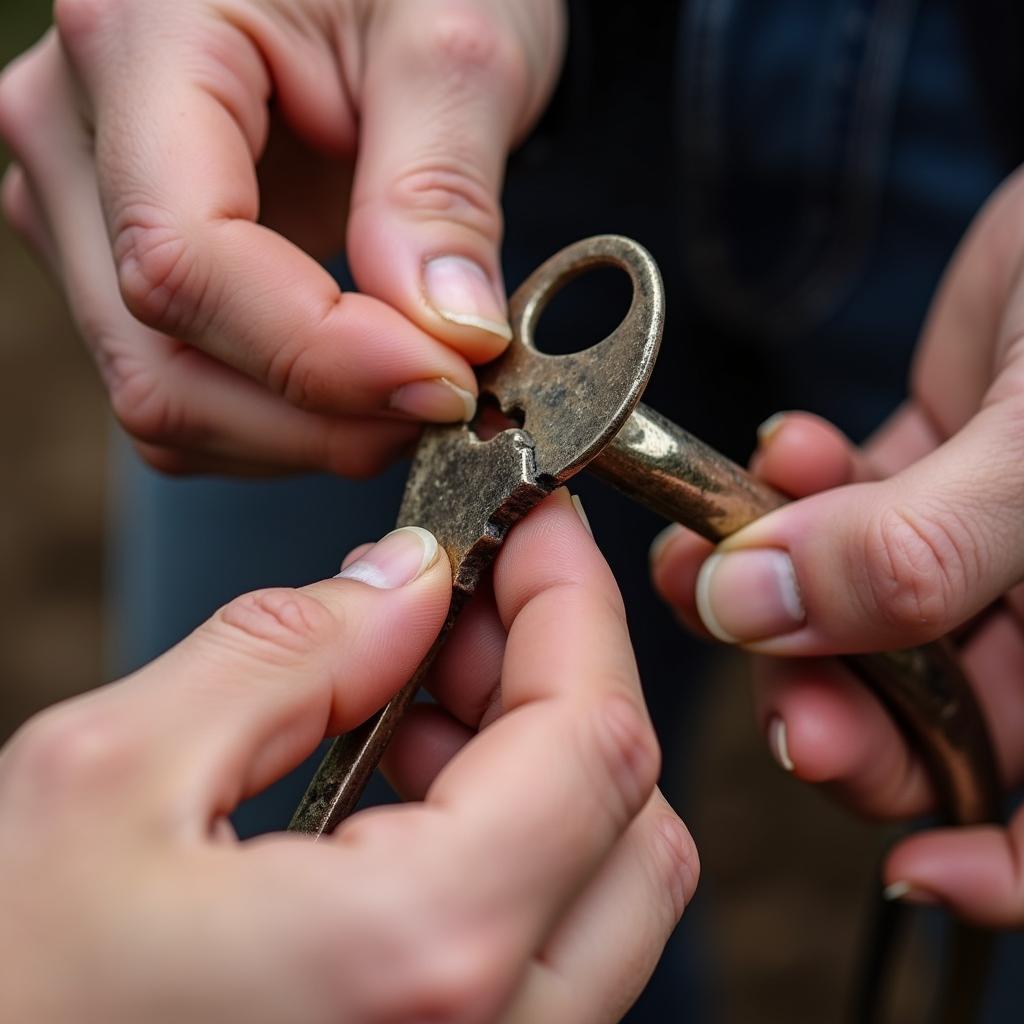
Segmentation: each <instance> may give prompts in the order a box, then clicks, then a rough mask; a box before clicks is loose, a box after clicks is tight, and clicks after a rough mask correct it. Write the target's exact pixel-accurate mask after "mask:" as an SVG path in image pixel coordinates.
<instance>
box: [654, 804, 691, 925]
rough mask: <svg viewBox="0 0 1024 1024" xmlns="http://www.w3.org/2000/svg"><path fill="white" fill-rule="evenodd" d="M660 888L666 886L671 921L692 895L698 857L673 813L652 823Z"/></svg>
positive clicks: (687, 835)
mask: <svg viewBox="0 0 1024 1024" xmlns="http://www.w3.org/2000/svg"><path fill="white" fill-rule="evenodd" d="M654 831H655V835H656V842H655V843H654V844H653V847H654V850H655V857H656V860H657V867H656V872H657V875H658V881H659V889H661V890H662V891H665V890H667V892H668V894H669V898H670V902H669V910H670V911H671V914H672V919H673V924H674V923H675V922H676V921H678V920H679V918H681V917H682V916H683V911H684V910H685V909H686V906H687V904H688V903H689V902H690V900H691V899H692V897H693V894H694V891H695V890H696V888H697V881H698V879H699V878H700V857H699V856H698V853H697V845H696V843H694V841H693V837H692V836H691V835H690V832H689V830H688V829H687V828H686V826H685V825H684V824H683V823H682V821H680V820H679V818H678V817H677V816H676V815H675V814H669V813H666V814H663V815H662V816H661V817H660V818H658V819H657V820H656V821H655V823H654Z"/></svg>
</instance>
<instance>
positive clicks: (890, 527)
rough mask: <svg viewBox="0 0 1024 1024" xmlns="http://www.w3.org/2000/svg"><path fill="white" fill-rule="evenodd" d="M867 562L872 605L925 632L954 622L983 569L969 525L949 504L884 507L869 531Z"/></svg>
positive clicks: (900, 624) (891, 619) (894, 621)
mask: <svg viewBox="0 0 1024 1024" xmlns="http://www.w3.org/2000/svg"><path fill="white" fill-rule="evenodd" d="M865 563H866V579H867V583H868V588H869V594H868V597H869V599H870V603H871V606H872V607H873V608H875V609H877V610H878V611H879V612H880V613H881V614H882V616H883V618H884V619H885V621H886V622H888V623H889V624H890V625H891V626H894V627H896V628H897V629H900V630H911V631H913V632H914V633H916V634H918V635H921V636H925V635H929V634H931V633H933V632H935V631H936V630H939V631H941V630H942V629H944V628H946V627H948V626H949V625H950V624H951V622H950V620H951V619H953V618H955V616H956V615H957V613H958V612H959V611H960V610H961V607H962V602H963V599H964V596H965V595H966V592H967V590H968V588H969V587H970V585H971V584H972V583H973V582H974V581H975V580H976V579H978V577H979V575H980V571H981V565H980V549H979V547H978V545H977V543H976V542H975V539H974V538H973V537H972V536H971V531H970V529H969V527H968V526H967V524H966V523H965V522H964V521H963V520H962V519H961V518H959V517H957V516H956V515H954V514H952V513H951V512H950V510H947V509H944V510H941V512H940V513H939V514H934V515H932V514H928V513H927V512H926V511H921V510H920V509H908V508H900V507H894V508H887V509H884V510H883V511H882V512H881V513H880V514H879V515H878V516H877V517H876V518H875V520H874V521H873V523H872V524H871V526H870V528H869V530H868V533H867V539H866V552H865Z"/></svg>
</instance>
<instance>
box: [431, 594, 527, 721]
mask: <svg viewBox="0 0 1024 1024" xmlns="http://www.w3.org/2000/svg"><path fill="white" fill-rule="evenodd" d="M506 638H507V635H506V632H505V627H504V625H503V624H502V621H501V619H500V617H499V615H498V609H497V605H496V604H495V600H494V590H493V588H492V587H491V586H490V583H489V582H488V584H487V585H485V586H484V587H482V588H481V589H480V590H478V591H477V592H476V593H475V594H474V595H473V599H472V601H470V603H469V605H468V607H467V608H466V609H465V611H463V612H462V613H461V614H460V616H459V621H458V622H457V623H456V625H455V629H454V630H453V631H452V636H451V638H450V639H449V640H448V642H447V643H446V644H445V645H444V647H442V648H441V653H440V654H439V655H438V657H437V661H436V662H435V663H434V666H433V668H432V669H431V671H430V675H429V676H428V678H427V682H426V686H427V689H428V690H429V691H430V693H431V694H432V695H433V696H434V698H435V699H436V700H437V701H438V703H440V704H441V705H442V706H443V707H444V708H445V710H446V711H448V712H449V713H450V714H452V715H454V717H455V718H456V719H458V721H460V722H462V723H463V724H465V725H467V726H469V727H470V728H472V729H474V730H475V729H482V728H484V727H486V726H487V725H488V724H490V722H492V721H493V720H494V718H495V717H496V716H497V715H499V714H500V713H501V685H500V684H501V667H502V662H503V661H504V659H505V644H506Z"/></svg>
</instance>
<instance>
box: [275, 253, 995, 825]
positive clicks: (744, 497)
mask: <svg viewBox="0 0 1024 1024" xmlns="http://www.w3.org/2000/svg"><path fill="white" fill-rule="evenodd" d="M606 265H613V266H618V267H621V268H622V269H623V270H625V271H626V272H627V273H628V274H629V276H630V278H631V279H632V282H633V301H632V304H631V306H630V309H629V312H628V313H627V315H626V318H625V319H624V321H623V323H622V324H621V325H620V326H619V327H618V328H617V329H616V331H615V332H613V334H611V335H610V336H609V337H608V338H606V339H605V340H604V341H603V342H600V343H599V344H598V345H596V346H594V347H592V348H590V349H587V350H585V351H583V352H579V353H575V354H573V355H568V356H549V355H545V354H543V353H540V352H538V351H537V349H536V347H535V346H534V344H533V332H534V328H535V326H536V323H537V321H538V319H539V317H540V314H541V312H542V311H543V309H544V306H545V304H546V303H547V302H548V300H549V299H550V298H551V297H552V296H553V295H554V294H555V292H556V291H557V290H558V289H559V288H561V287H562V286H564V285H565V284H566V283H567V282H568V281H569V280H571V279H572V278H573V277H576V276H578V275H579V274H581V273H585V272H586V271H587V270H588V269H590V268H592V267H596V266H606ZM510 313H511V322H512V327H513V341H512V343H511V345H510V346H509V348H508V350H507V351H506V353H505V354H504V355H503V356H501V357H500V358H499V359H498V360H496V361H495V362H494V363H491V364H489V365H488V366H486V367H483V368H482V369H481V371H480V374H479V380H480V390H481V395H487V394H490V395H491V396H493V397H494V398H495V399H496V401H497V403H498V404H499V405H500V407H501V409H502V410H503V411H504V412H505V413H506V414H508V415H509V416H512V417H514V418H516V419H517V420H519V421H521V422H522V423H523V426H522V427H521V428H512V429H508V430H504V431H502V432H501V433H499V434H498V435H497V436H496V437H494V438H493V439H492V440H490V441H482V440H480V439H479V438H477V437H476V436H475V435H474V434H473V432H472V430H471V429H470V428H469V427H468V426H452V427H438V428H431V429H428V430H427V431H425V433H424V435H423V439H422V441H421V442H420V445H419V448H418V451H417V455H416V459H415V461H414V464H413V467H412V470H411V472H410V476H409V482H408V484H407V488H406V493H405V498H404V501H403V504H402V510H401V513H400V517H399V524H400V525H403V524H415V525H419V526H423V527H425V528H426V529H429V530H431V531H432V532H433V533H434V534H435V535H436V536H437V537H438V540H439V541H440V543H441V544H442V545H443V547H444V548H445V550H446V551H447V552H448V557H449V559H450V560H451V564H452V567H453V576H454V582H455V590H454V596H453V602H452V609H451V613H450V615H449V618H448V622H447V624H446V628H445V632H446V631H447V629H448V628H450V626H451V624H452V622H453V621H454V619H455V616H456V615H457V614H458V611H459V609H460V608H461V606H462V604H463V603H464V601H465V599H466V597H467V596H468V595H469V594H470V593H472V591H473V590H474V589H475V587H476V585H477V582H478V581H479V579H480V576H481V574H482V573H483V572H484V571H485V570H486V568H487V567H488V566H489V565H490V563H491V562H492V560H493V559H494V557H495V555H496V553H497V550H498V547H499V545H500V544H501V541H502V539H503V538H504V536H505V533H506V532H507V530H508V529H509V527H510V526H512V525H513V524H514V523H515V522H516V521H517V520H518V519H520V518H521V517H522V516H523V515H525V514H526V512H528V511H529V509H530V508H532V507H533V506H534V505H535V504H537V502H539V501H540V500H541V499H542V498H543V497H544V496H545V495H547V494H549V493H550V492H551V491H552V490H554V488H555V487H557V486H559V485H560V484H562V483H564V482H565V481H567V480H568V479H569V478H570V477H571V476H572V475H573V474H574V473H576V472H578V471H579V470H580V469H582V468H583V467H584V466H586V465H587V464H588V463H591V465H592V468H593V469H594V470H595V472H597V473H599V475H601V476H602V477H604V478H605V479H606V480H609V481H610V482H611V483H613V484H614V485H615V486H617V487H619V488H620V489H621V490H623V491H625V492H626V493H627V494H629V495H630V496H631V497H633V498H635V499H637V500H639V501H641V502H643V503H644V504H647V505H649V506H650V507H651V508H653V509H654V510H655V511H656V512H658V513H660V514H661V515H664V516H665V517H666V518H669V519H672V520H676V521H678V522H681V523H683V525H685V526H687V527H688V528H690V529H691V530H694V531H696V532H697V533H700V534H701V535H703V536H704V537H707V538H708V539H710V540H714V541H717V540H721V539H723V538H724V537H726V536H728V535H729V534H731V533H733V532H735V531H736V530H738V529H740V528H741V527H742V526H744V525H746V524H747V523H749V522H751V521H752V520H753V519H755V518H757V517H758V516H760V515H763V514H765V513H766V512H769V511H771V510H772V509H774V508H777V507H778V506H779V505H780V504H782V503H783V502H784V500H785V499H784V498H783V497H782V496H781V495H780V494H778V493H777V492H775V491H773V490H772V489H771V488H769V487H766V486H765V485H764V484H762V483H761V482H760V481H758V480H756V479H754V478H753V477H752V476H750V474H748V473H747V472H746V471H745V470H743V469H741V468H740V467H739V466H737V465H735V463H733V462H731V461H730V460H728V459H726V458H724V457H723V456H722V455H719V454H718V453H717V452H715V451H714V450H713V449H711V448H709V447H708V446H707V445H705V444H703V443H702V442H700V441H698V440H697V439H696V438H694V437H692V436H691V435H690V434H687V433H686V431H684V430H682V429H681V428H679V427H677V426H676V425H675V424H673V423H671V422H669V421H668V420H667V419H665V418H664V417H662V416H659V415H658V414H657V413H655V412H653V411H652V410H650V409H646V408H645V407H643V406H639V407H638V408H637V411H636V412H633V409H634V408H636V407H637V405H638V401H639V398H640V395H641V394H642V392H643V390H644V388H645V387H646V384H647V381H648V378H649V377H650V373H651V370H652V368H653V364H654V359H655V356H656V354H657V349H658V344H659V342H660V338H661V329H662V323H663V318H664V298H663V294H662V288H661V281H660V277H659V275H658V271H657V268H656V267H655V265H654V263H653V261H652V260H651V257H650V255H649V254H648V253H647V252H646V251H645V250H644V249H643V248H641V247H640V246H639V245H637V244H636V243H635V242H631V241H629V240H628V239H624V238H620V237H618V236H599V237H597V238H592V239H587V240H585V241H583V242H580V243H577V244H576V245H574V246H570V247H569V248H567V249H565V250H563V251H562V252H560V253H558V254H557V255H556V256H554V257H552V258H551V259H550V260H548V261H547V262H546V263H544V264H543V265H542V266H541V267H540V268H538V270H537V271H535V272H534V273H533V274H532V275H531V276H530V278H528V279H527V281H526V282H524V284H523V285H522V286H521V287H520V288H519V289H518V291H517V292H516V294H515V295H514V296H513V298H512V301H511V304H510ZM631 413H632V415H631ZM443 636H444V633H442V638H439V641H438V643H440V642H441V640H442V639H443ZM436 647H437V645H435V649H434V650H435V651H436ZM433 654H434V651H432V652H431V654H430V655H428V658H427V659H426V661H425V662H424V664H423V665H422V666H421V667H420V670H419V671H418V672H417V675H416V677H415V678H414V679H413V680H412V681H410V683H409V685H408V686H407V687H406V688H405V689H404V690H403V691H402V693H400V694H399V695H398V696H397V697H396V698H395V699H394V700H393V701H392V702H391V704H389V705H388V707H387V708H385V709H384V711H383V712H381V713H380V714H379V715H378V716H377V717H376V718H375V719H373V720H371V721H370V722H369V723H367V724H366V725H364V726H363V727H362V728H361V729H360V730H357V732H356V733H354V734H350V735H349V736H348V737H343V738H342V739H341V740H339V741H338V743H337V744H336V745H335V747H334V748H333V749H332V751H331V753H330V754H329V755H328V758H327V760H325V762H324V764H323V765H322V766H321V769H320V771H319V772H318V774H317V777H316V778H315V779H314V781H313V783H312V785H311V787H310V790H309V792H308V793H307V795H306V797H305V798H304V800H303V803H302V805H301V806H300V808H299V810H298V811H297V812H296V816H295V818H294V819H293V823H292V827H293V828H296V829H300V830H302V831H308V832H313V833H316V834H319V833H321V832H324V831H330V830H331V829H332V828H333V827H334V826H335V825H336V824H337V823H338V821H339V820H341V818H342V817H344V815H345V814H347V813H348V812H349V811H350V810H351V809H352V807H353V806H354V805H355V801H356V799H357V798H358V795H359V792H361V789H362V786H363V785H365V782H366V780H367V778H368V777H369V774H370V772H371V771H372V769H373V766H374V765H375V764H376V762H377V760H378V759H379V757H380V755H381V753H382V752H383V748H384V746H385V745H386V743H387V740H388V739H389V738H390V736H391V733H392V732H393V730H394V726H395V724H396V722H397V719H398V716H399V715H400V714H401V712H402V710H404V708H405V706H406V705H407V704H408V702H409V701H410V700H411V699H412V697H413V695H414V694H415V690H416V688H417V686H418V684H419V680H420V679H421V678H422V677H423V675H424V674H425V672H426V671H427V668H428V667H429V663H430V661H431V659H432V657H433ZM846 660H847V663H848V664H849V665H850V667H851V668H853V669H854V671H856V672H857V674H858V675H859V676H860V677H861V678H862V679H864V680H865V681H866V682H867V683H868V684H869V685H870V686H871V688H872V689H873V691H874V692H875V693H876V694H877V695H878V696H879V697H880V698H881V699H882V700H883V701H884V702H885V704H886V705H887V706H888V707H889V708H890V709H891V710H892V712H893V714H894V715H895V716H896V717H897V718H898V719H899V721H900V723H901V724H902V725H903V727H904V729H905V730H906V731H907V733H908V734H909V735H910V737H911V739H912V740H913V742H914V743H915V745H916V746H917V747H918V749H920V750H921V751H922V754H923V756H924V758H925V760H926V762H927V763H928V765H929V767H930V769H931V772H932V777H933V779H934V781H935V783H936V786H937V789H938V790H939V792H940V794H942V795H943V797H944V798H945V804H946V808H947V809H948V812H949V814H950V816H951V818H952V820H953V821H955V822H957V823H960V824H974V823H978V822H981V821H991V820H995V819H996V818H997V817H998V814H999V788H998V785H997V781H996V772H995V767H994V758H993V756H992V752H991V745H990V743H989V740H988V736H987V731H986V729H985V724H984V721H983V719H982V716H981V713H980V711H979V709H978V706H977V703H976V701H975V698H974V695H973V691H972V690H971V689H970V686H969V685H968V684H967V682H966V680H965V679H964V677H963V676H962V674H961V673H960V672H959V669H958V668H957V666H956V664H955V661H954V660H953V659H952V658H951V657H950V656H949V654H948V651H946V650H945V649H944V648H943V647H941V646H940V645H934V644H933V645H928V646H926V647H920V648H915V649H913V650H912V651H902V652H891V653H888V654H880V655H857V656H855V657H851V658H848V659H846Z"/></svg>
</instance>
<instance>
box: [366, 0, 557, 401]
mask: <svg viewBox="0 0 1024 1024" xmlns="http://www.w3.org/2000/svg"><path fill="white" fill-rule="evenodd" d="M527 6H529V7H534V6H536V7H538V8H540V9H541V11H544V10H546V9H547V8H549V7H550V8H554V7H555V6H556V5H550V4H546V5H545V4H536V3H531V4H528V5H527ZM529 33H534V34H537V35H538V39H537V40H536V41H534V40H530V39H527V38H526V36H525V34H529ZM560 36H561V26H560V23H559V21H558V20H557V18H555V16H554V14H553V13H552V12H548V16H547V17H536V18H532V17H528V18H525V19H522V18H513V17H512V14H510V13H508V12H505V13H502V12H501V11H500V9H499V8H498V7H497V6H495V9H494V10H491V9H490V8H489V7H488V5H486V4H475V5H470V4H467V3H466V2H465V0H423V2H419V3H415V4H382V5H378V8H377V13H376V14H375V16H374V18H373V20H372V22H371V23H370V25H369V27H368V30H367V42H366V52H365V72H364V77H363V82H362V96H361V100H360V116H361V125H360V139H359V157H358V163H357V166H356V174H355V181H354V183H353V191H352V207H351V211H350V214H349V231H348V255H349V261H350V264H351V267H352V272H353V275H354V277H355V278H356V280H357V281H358V283H359V287H360V288H361V289H362V290H363V291H365V292H367V293H369V294H371V295H373V296H375V297H376V298H379V299H382V300H384V301H385V302H387V303H389V304H390V305H392V306H394V307H395V308H397V309H398V310H400V311H401V312H402V313H404V314H405V315H406V316H407V317H408V318H409V319H410V320H412V321H414V322H415V323H416V324H418V325H419V326H420V327H422V328H423V329H424V330H426V331H428V332H429V333H430V334H432V335H434V336H435V337H437V338H440V339H441V340H442V341H444V342H446V343H447V344H449V345H450V346H452V347H453V348H455V349H456V350H457V351H459V352H460V353H461V354H463V355H464V356H465V357H466V358H467V359H469V360H470V361H471V362H485V361H487V360H489V359H492V358H494V357H495V356H496V355H498V354H499V353H500V352H501V351H502V349H503V348H504V347H505V345H506V344H507V342H508V341H509V339H510V338H511V330H510V328H509V324H508V315H507V310H506V299H505V292H504V285H503V283H502V275H501V269H500V261H499V255H498V253H499V246H500V243H501V234H502V216H501V208H500V201H499V200H500V192H501V186H502V180H503V177H504V169H505V161H506V157H507V155H508V151H509V148H510V146H511V145H512V143H513V141H514V140H515V138H516V137H517V136H518V135H520V134H521V133H522V132H524V131H525V130H526V128H528V127H529V125H530V123H531V122H532V120H533V119H534V118H535V117H536V116H537V114H538V113H539V111H540V109H541V107H542V105H543V102H544V100H545V99H546V95H547V92H548V90H549V89H550V86H551V81H552V79H553V77H554V72H555V70H556V67H557V63H558V60H557V55H558V52H559V50H560ZM534 42H536V44H537V45H531V44H532V43H534ZM538 83H540V85H539V86H538ZM407 411H415V410H407Z"/></svg>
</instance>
